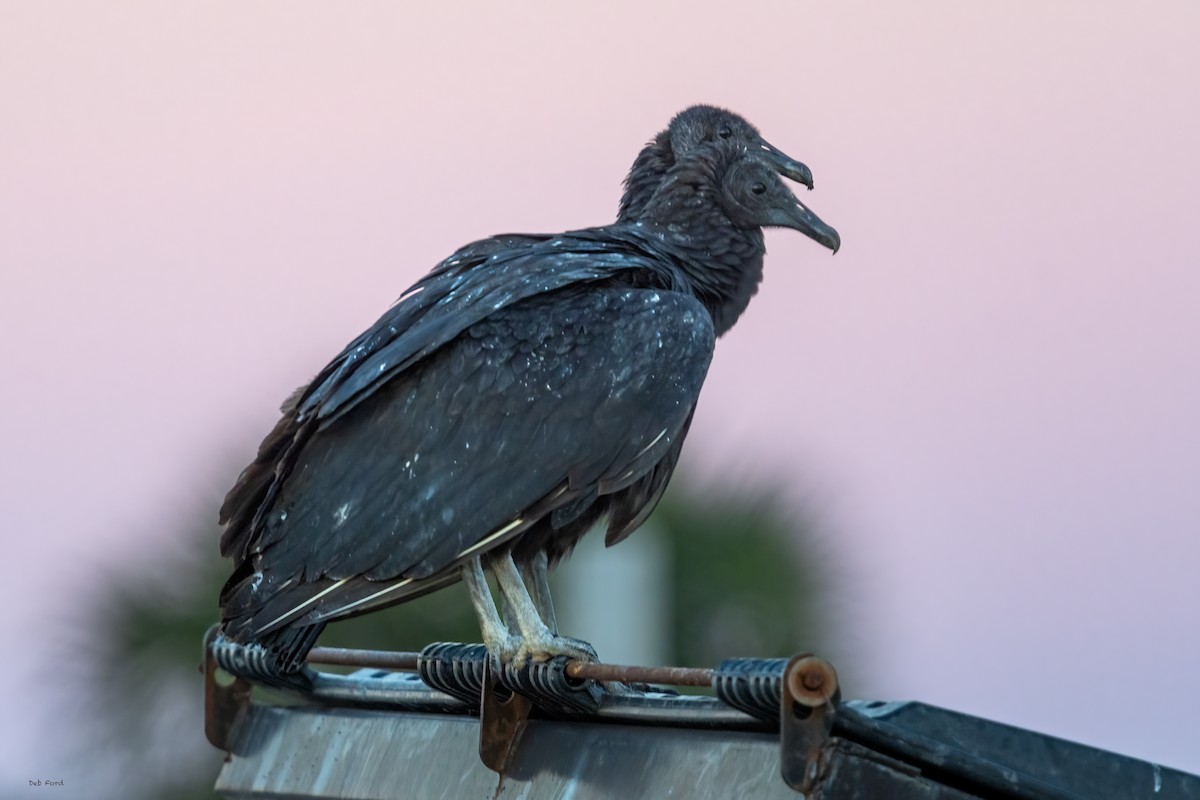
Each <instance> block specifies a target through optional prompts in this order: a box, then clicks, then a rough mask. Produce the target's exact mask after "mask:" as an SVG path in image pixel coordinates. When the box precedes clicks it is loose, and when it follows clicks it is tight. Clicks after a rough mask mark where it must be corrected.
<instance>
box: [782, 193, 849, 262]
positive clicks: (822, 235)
mask: <svg viewBox="0 0 1200 800" xmlns="http://www.w3.org/2000/svg"><path fill="white" fill-rule="evenodd" d="M792 200H793V201H794V203H788V204H787V206H786V207H777V208H773V209H772V210H771V212H770V214H769V219H768V221H767V225H771V226H775V227H779V228H792V229H794V230H798V231H800V232H801V233H803V234H804V235H805V236H807V237H808V238H810V239H812V240H813V241H815V242H817V243H818V244H823V245H825V246H826V247H828V248H829V249H830V250H832V251H833V252H835V253H836V252H837V251H838V248H840V247H841V246H842V237H840V236H838V232H837V231H836V230H834V229H833V228H832V227H831V226H829V225H826V224H825V223H824V222H822V221H821V218H820V217H818V216H817V215H816V214H814V213H813V212H812V211H810V210H809V208H808V206H806V205H804V203H801V202H800V201H799V200H796V199H795V198H794V197H793V198H792Z"/></svg>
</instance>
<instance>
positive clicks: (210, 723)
mask: <svg viewBox="0 0 1200 800" xmlns="http://www.w3.org/2000/svg"><path fill="white" fill-rule="evenodd" d="M219 630H220V626H219V625H213V626H212V627H211V628H209V629H208V633H206V634H204V735H205V736H206V737H208V741H209V743H211V744H212V746H213V747H216V748H217V749H218V750H224V751H225V752H227V753H228V752H232V750H233V743H234V741H235V737H234V731H235V730H236V729H237V726H238V725H239V724H241V721H242V720H243V719H244V718H245V716H246V712H247V710H248V709H249V708H250V691H251V686H250V681H248V680H246V679H245V678H242V677H238V676H236V675H235V676H233V680H232V682H228V683H226V682H223V679H222V678H218V676H217V668H218V666H219V665H218V664H217V659H216V655H215V650H214V646H213V645H214V642H215V640H216V637H217V635H218V631H219ZM225 680H227V678H226V679H225Z"/></svg>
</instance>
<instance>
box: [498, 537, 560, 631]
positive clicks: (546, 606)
mask: <svg viewBox="0 0 1200 800" xmlns="http://www.w3.org/2000/svg"><path fill="white" fill-rule="evenodd" d="M521 578H522V579H524V583H525V588H527V589H528V590H529V595H530V596H531V597H532V598H533V604H534V605H535V606H537V610H538V614H540V615H541V617H542V622H545V623H546V627H547V628H549V629H550V632H551V633H553V634H554V635H555V636H557V635H558V618H557V617H556V616H555V615H554V598H552V597H551V596H550V580H549V578H550V559H549V557H548V556H547V555H546V553H545V552H544V551H543V552H540V553H538V554H537V555H536V556H534V557H533V558H532V559H530V560H529V561H527V562H526V563H524V564H522V565H521ZM506 619H507V617H506Z"/></svg>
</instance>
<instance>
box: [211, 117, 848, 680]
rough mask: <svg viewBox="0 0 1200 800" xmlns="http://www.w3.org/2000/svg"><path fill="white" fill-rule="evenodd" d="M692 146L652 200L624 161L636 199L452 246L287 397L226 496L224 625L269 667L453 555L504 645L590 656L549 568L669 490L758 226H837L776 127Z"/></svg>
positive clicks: (431, 584)
mask: <svg viewBox="0 0 1200 800" xmlns="http://www.w3.org/2000/svg"><path fill="white" fill-rule="evenodd" d="M751 130H752V129H751ZM755 136H757V133H756V132H755ZM653 146H654V143H653V142H652V143H651V145H650V147H653ZM675 156H676V157H674V158H672V162H673V163H671V164H669V165H666V171H665V174H663V175H662V176H661V177H660V178H659V184H658V186H657V187H656V188H655V190H654V191H653V192H652V193H651V195H650V197H649V198H647V199H646V200H644V201H642V200H641V199H639V192H640V188H639V187H640V182H639V181H638V180H637V179H636V176H635V175H633V174H631V178H630V179H629V180H628V181H627V192H626V199H629V198H630V197H633V199H632V200H631V201H630V202H629V203H624V202H623V204H622V208H623V210H624V211H627V212H629V213H636V219H633V220H625V221H618V222H617V223H615V224H612V225H608V226H603V227H598V228H589V229H584V230H579V231H572V232H568V233H563V234H558V235H556V236H545V237H542V236H530V237H511V240H510V241H509V243H508V244H505V245H503V246H501V244H500V242H501V238H503V237H500V238H496V239H492V240H485V241H487V242H490V243H491V244H487V245H485V246H484V247H483V248H481V252H477V253H476V254H475V255H469V254H467V255H457V254H456V257H452V258H451V259H448V260H447V261H446V262H443V264H441V265H439V267H437V268H435V269H434V271H433V272H431V273H429V274H428V275H427V276H426V277H425V278H423V279H422V280H421V281H419V282H418V283H417V284H416V285H415V286H413V287H412V288H411V289H410V290H409V291H408V292H406V293H405V294H404V295H403V296H402V297H401V299H400V300H399V301H398V302H397V303H396V304H395V305H393V306H392V308H391V309H389V310H388V311H387V312H386V313H385V314H384V315H383V316H382V317H381V318H380V319H379V320H378V321H377V322H376V323H375V325H373V326H372V327H371V328H370V329H368V330H367V331H366V332H364V333H363V334H362V335H361V336H359V337H358V338H357V339H356V340H355V341H354V342H352V343H351V344H350V345H349V346H347V348H346V349H345V350H344V351H343V352H342V353H341V354H340V355H339V356H338V357H336V358H335V359H334V360H333V361H332V362H330V364H329V365H327V366H326V367H325V369H324V370H322V371H321V372H320V373H319V374H318V375H317V377H316V378H315V379H314V380H313V381H312V382H311V383H309V384H308V385H307V386H306V387H303V388H302V389H301V390H299V391H298V392H297V393H296V394H294V395H293V396H292V397H291V398H289V400H288V401H287V402H286V403H285V405H284V408H283V418H282V419H281V420H280V421H279V423H278V424H277V425H276V427H275V429H274V430H273V431H272V432H271V433H270V434H269V435H268V436H267V438H266V439H265V440H264V441H263V443H262V445H261V447H260V449H259V453H258V456H257V458H256V460H255V461H254V463H252V464H251V465H250V466H249V467H247V468H246V470H245V471H243V473H242V475H241V477H240V478H239V480H238V482H237V484H236V485H235V486H234V488H233V489H232V490H231V491H230V493H229V495H228V497H227V498H226V501H225V504H224V505H223V507H222V520H223V521H224V523H225V530H224V533H223V535H222V538H221V550H222V553H223V554H224V555H227V556H230V557H232V558H233V559H234V561H235V569H234V573H233V575H232V577H231V578H230V579H229V581H228V583H227V584H226V585H225V587H224V589H223V590H222V593H221V608H222V634H223V636H224V637H226V638H227V640H232V641H233V642H238V643H242V644H249V645H252V646H254V648H255V652H256V653H257V656H256V658H257V659H258V660H257V661H256V663H257V664H258V665H259V666H258V667H256V668H255V669H254V670H253V672H254V674H255V676H256V677H260V678H263V679H267V680H273V681H275V682H279V683H281V684H282V683H286V680H287V677H288V676H289V675H295V674H297V673H298V671H299V670H300V669H301V668H302V666H303V660H304V657H305V655H306V654H307V652H308V650H309V649H310V648H311V647H312V645H313V643H314V642H315V640H316V637H317V635H318V634H319V633H320V631H321V629H322V628H323V627H324V625H325V624H326V623H328V622H330V621H332V620H335V619H339V618H344V617H348V616H353V615H357V614H361V613H364V612H367V611H370V610H374V609H378V608H381V607H383V606H387V605H392V604H394V603H398V602H402V601H404V600H410V599H412V598H414V597H417V596H419V595H422V594H425V593H427V592H429V591H432V590H435V589H438V588H441V587H443V586H446V585H447V584H450V583H453V582H455V581H457V580H459V579H462V580H463V581H464V582H465V583H466V584H467V588H468V592H469V594H470V596H471V600H472V604H473V605H474V607H475V610H476V613H477V614H478V616H479V620H480V627H481V629H482V633H483V637H484V641H485V643H486V644H487V645H488V648H489V651H491V652H492V653H493V654H494V655H496V656H497V657H498V658H499V659H500V660H501V661H503V662H505V663H513V664H520V663H523V662H525V661H526V660H544V659H547V658H550V657H553V656H555V655H569V656H573V657H579V658H594V657H595V654H594V652H593V651H592V650H591V648H590V646H588V645H587V644H586V643H584V642H580V641H577V640H573V639H568V638H566V637H562V636H559V635H558V633H557V630H556V626H555V624H554V618H553V610H552V606H551V603H550V598H549V592H548V590H547V587H546V580H545V578H546V573H547V571H548V569H549V568H550V567H552V566H553V565H554V564H555V563H556V562H557V561H559V560H560V559H561V558H563V557H564V556H566V555H567V554H569V553H570V551H571V549H572V548H573V547H574V545H575V543H576V542H577V541H578V539H579V538H580V537H581V536H582V535H583V534H584V533H586V532H587V531H588V530H589V529H591V528H593V527H597V526H603V527H604V528H605V529H606V542H607V543H608V544H613V543H615V542H618V541H620V540H621V539H623V538H625V537H626V536H628V535H629V534H630V533H631V532H633V530H635V529H636V528H637V527H638V526H639V525H641V523H642V522H643V521H644V520H645V519H646V517H647V516H648V515H649V513H650V511H651V510H653V508H654V506H655V504H656V503H657V501H658V499H659V497H661V495H662V492H663V490H664V489H665V487H666V485H667V481H668V480H669V478H670V476H671V473H672V472H673V470H674V468H675V464H676V462H677V460H678V457H679V452H680V447H681V445H682V442H683V439H684V436H685V435H686V433H687V430H688V426H689V424H690V422H691V419H692V413H693V411H694V408H695V404H696V400H697V398H698V395H699V391H700V388H701V385H702V383H703V381H704V377H705V374H706V372H707V369H708V365H709V362H710V360H711V357H712V353H713V348H714V343H715V338H716V337H717V336H719V335H720V334H722V333H723V332H724V331H726V330H728V329H729V328H730V327H731V326H732V325H733V324H734V322H735V321H736V320H737V318H738V316H739V315H740V314H741V312H742V311H743V310H744V309H745V307H746V305H747V304H748V302H749V300H750V297H751V296H752V295H753V294H754V292H755V290H756V289H757V286H758V284H759V281H760V280H761V277H762V259H763V254H764V252H765V249H764V245H763V235H762V228H763V227H766V226H781V227H790V228H794V229H796V230H799V231H801V232H803V233H805V234H806V235H808V236H810V237H811V238H813V239H815V240H816V241H817V242H819V243H821V244H823V245H825V246H826V247H829V248H830V249H832V250H834V251H835V252H836V250H837V248H838V246H839V245H840V240H839V238H838V235H837V232H836V231H834V230H833V229H832V228H830V227H829V226H827V225H826V224H825V223H823V222H822V221H821V220H820V219H818V218H817V217H816V216H815V215H814V214H813V213H812V212H811V211H809V210H808V209H807V208H806V207H805V206H804V205H803V204H801V203H800V202H799V201H798V200H797V199H796V198H795V196H794V195H793V194H792V193H791V192H790V191H789V190H788V189H787V188H786V187H785V186H784V185H783V183H782V181H781V180H780V179H779V177H778V173H779V172H780V171H783V172H785V174H786V173H787V169H788V168H781V166H780V159H781V156H779V155H778V151H766V150H764V149H763V148H762V147H761V146H759V145H757V143H753V142H747V141H746V140H745V139H744V138H738V137H729V138H725V137H719V136H718V137H716V138H715V140H713V141H704V142H699V143H693V144H692V145H690V146H689V147H688V148H685V152H683V153H682V154H680V153H675ZM639 158H640V157H639ZM787 163H788V164H795V162H791V161H790V160H787ZM635 166H636V165H635ZM789 168H790V167H789ZM638 204H640V208H638ZM631 209H635V210H633V211H631ZM469 249H470V248H469V247H468V248H464V250H469ZM462 252H463V251H460V253H462ZM485 567H487V568H488V569H490V570H491V571H492V572H493V574H494V576H495V578H496V581H497V585H498V587H499V589H500V592H501V595H502V599H503V601H504V603H505V606H506V614H505V619H504V620H501V618H500V615H499V614H498V613H497V610H496V608H495V605H494V603H493V601H492V598H491V595H490V593H489V591H488V588H487V584H486V582H485V579H484V572H483V570H484V568H485Z"/></svg>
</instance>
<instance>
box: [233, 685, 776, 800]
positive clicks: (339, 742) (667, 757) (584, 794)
mask: <svg viewBox="0 0 1200 800" xmlns="http://www.w3.org/2000/svg"><path fill="white" fill-rule="evenodd" d="M478 742H479V720H478V719H477V718H474V717H464V716H453V715H444V714H415V713H398V712H393V711H388V712H380V711H370V710H363V709H335V708H321V709H316V708H289V709H285V708H272V707H265V706H255V707H253V708H252V709H251V711H250V716H249V717H248V718H247V720H246V721H245V723H244V724H243V725H242V726H241V727H240V728H239V731H238V735H237V747H236V750H237V754H235V755H233V756H232V757H231V758H230V760H229V761H228V762H227V763H226V764H225V767H224V768H223V769H222V771H221V775H220V777H219V778H218V780H217V785H216V789H217V791H218V792H219V793H220V794H221V795H222V796H224V797H227V798H231V799H233V800H242V799H246V800H249V799H250V798H253V799H254V800H263V799H264V798H288V800H298V799H299V798H317V797H321V798H329V797H337V798H347V799H348V800H395V798H405V800H408V798H446V799H447V800H452V799H453V800H457V798H494V797H500V798H504V799H505V800H518V799H521V798H529V800H536V799H537V798H561V797H571V798H574V799H575V800H593V799H595V800H599V798H633V797H653V798H664V797H685V798H697V800H706V798H713V799H714V800H715V799H716V798H721V800H725V799H726V798H731V797H754V798H763V799H764V800H771V798H780V800H784V799H786V800H797V798H799V797H800V795H799V794H797V793H796V792H794V791H793V790H792V789H790V788H788V786H787V785H786V784H785V783H784V782H783V780H782V779H781V778H780V776H779V739H778V736H777V735H774V734H767V733H751V732H738V731H708V730H692V729H680V728H671V729H664V728H660V727H651V726H633V725H612V724H588V723H578V722H550V721H543V720H535V721H531V722H530V723H529V728H528V730H526V732H525V736H524V738H523V739H522V741H521V746H520V749H519V751H518V753H517V756H516V758H515V761H514V764H513V766H512V769H511V770H510V772H509V774H508V775H507V776H506V777H505V779H504V782H503V786H500V785H499V784H500V781H499V777H498V776H497V775H496V774H495V773H494V772H491V771H490V770H488V769H487V768H486V767H484V766H483V765H482V764H481V763H480V761H479V757H478V755H477V754H476V753H477V748H478ZM498 788H499V789H500V792H499V794H497V789H498Z"/></svg>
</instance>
